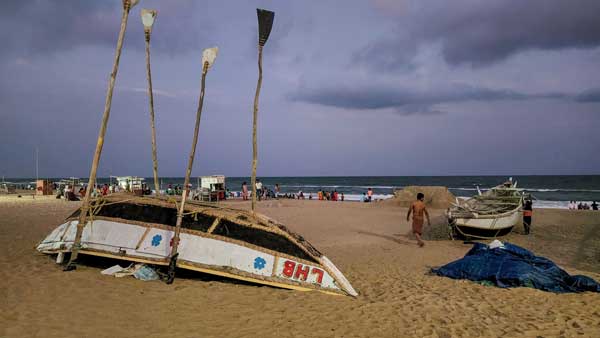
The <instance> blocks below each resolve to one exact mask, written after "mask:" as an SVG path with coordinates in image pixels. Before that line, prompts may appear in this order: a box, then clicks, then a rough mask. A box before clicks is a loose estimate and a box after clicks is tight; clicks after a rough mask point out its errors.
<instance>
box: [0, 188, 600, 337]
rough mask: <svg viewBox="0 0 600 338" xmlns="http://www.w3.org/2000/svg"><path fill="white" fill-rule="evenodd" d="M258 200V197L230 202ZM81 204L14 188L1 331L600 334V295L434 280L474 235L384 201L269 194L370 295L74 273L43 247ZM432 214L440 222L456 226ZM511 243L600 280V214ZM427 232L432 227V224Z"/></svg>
mask: <svg viewBox="0 0 600 338" xmlns="http://www.w3.org/2000/svg"><path fill="white" fill-rule="evenodd" d="M229 204H230V205H233V206H237V207H240V208H247V207H248V206H249V204H248V203H244V202H229ZM78 206H79V203H78V202H65V201H63V200H56V199H54V198H53V197H47V198H39V197H38V198H36V199H33V198H31V196H26V197H23V198H16V197H15V196H10V197H6V196H0V226H1V228H2V236H1V237H0V238H1V239H0V241H1V242H0V244H1V245H2V247H3V248H4V249H3V252H4V253H5V254H4V255H3V257H2V259H1V261H0V264H1V277H2V278H1V279H0V290H1V296H2V298H3V301H2V302H1V304H2V305H1V306H0V309H1V311H0V312H1V314H0V328H1V329H0V330H1V331H0V336H1V337H120V336H125V337H163V336H173V337H281V336H284V337H306V336H312V337H408V336H412V337H599V336H600V294H593V293H582V294H553V293H550V292H543V291H539V290H535V289H530V288H515V289H500V288H496V287H489V286H482V285H479V284H476V283H472V282H469V281H456V280H452V279H448V278H442V277H437V276H430V275H428V274H427V272H428V270H429V268H430V267H433V266H439V265H443V264H446V263H448V262H450V261H453V260H455V259H458V258H460V257H462V256H463V255H464V254H465V253H466V252H467V251H468V250H469V249H470V247H471V245H468V244H464V243H463V242H462V241H450V240H430V241H427V243H426V246H425V247H424V248H419V247H418V246H417V245H416V244H415V242H414V240H412V239H411V238H410V236H407V234H408V232H409V224H408V223H407V222H406V220H405V217H406V209H405V208H401V207H396V206H392V205H386V204H383V203H371V204H366V203H348V202H345V203H339V202H338V203H335V202H319V201H308V200H307V201H296V200H269V201H263V202H260V203H259V212H261V213H264V214H266V215H268V216H270V217H272V218H275V219H277V220H279V221H281V222H283V223H284V224H286V225H287V226H289V228H290V229H292V230H293V231H295V232H297V233H300V234H302V235H303V236H304V237H305V238H306V239H308V240H309V241H310V242H311V243H312V244H313V245H315V246H316V247H317V248H318V249H319V250H320V251H322V252H323V253H324V254H325V255H327V256H328V257H329V258H330V259H331V260H332V261H333V262H335V263H336V265H337V266H338V267H339V268H340V269H341V270H342V271H343V272H344V274H345V275H346V276H347V277H348V279H349V280H350V282H351V283H352V284H353V286H354V287H355V288H356V289H357V291H358V292H359V294H360V296H359V297H357V298H356V299H354V298H351V297H345V296H331V295H326V294H322V293H319V292H298V291H289V290H283V289H277V288H272V287H265V286H256V285H251V284H244V283H238V282H234V281H230V280H224V279H221V278H216V277H211V276H207V275H203V274H200V273H191V272H184V271H182V272H180V273H179V274H178V278H177V279H176V280H175V282H174V283H173V284H172V285H166V284H164V283H162V282H158V281H156V282H142V281H139V280H136V279H133V278H121V279H117V278H114V277H108V276H103V275H101V274H100V271H101V270H102V269H103V268H106V267H109V266H111V265H113V264H116V263H117V262H116V261H111V260H101V259H97V258H92V257H85V256H84V257H82V259H81V264H80V265H79V267H78V269H77V270H76V271H74V272H68V273H67V272H63V271H62V270H61V268H60V267H59V266H57V265H56V264H55V263H54V261H53V257H50V256H46V255H44V254H40V253H38V252H37V251H36V250H34V246H35V245H36V243H37V242H38V241H40V240H41V239H42V238H43V237H44V236H45V235H47V234H48V232H49V231H50V230H51V229H53V228H54V227H55V226H56V225H58V224H59V222H61V221H62V220H63V219H64V218H65V217H66V216H67V215H68V214H70V213H71V212H73V211H74V210H75V209H76V208H77V207H78ZM442 212H443V211H442V210H432V211H431V213H432V221H434V222H441V221H443V216H442ZM521 231H522V229H516V230H515V231H514V232H513V233H512V234H511V235H509V236H508V238H506V240H508V241H510V242H513V243H515V244H518V245H521V246H524V247H525V248H528V249H531V250H533V251H534V252H535V253H536V254H538V255H542V256H546V257H548V258H550V259H552V260H554V261H555V262H556V263H558V264H559V265H561V267H563V268H564V269H566V270H567V271H568V272H569V273H571V274H577V273H582V274H585V275H588V276H590V277H592V278H595V279H597V280H599V279H600V213H598V212H593V211H568V210H552V209H544V210H536V211H535V214H534V223H533V234H532V235H530V236H524V235H522V234H521V233H520V232H521ZM426 232H427V230H426Z"/></svg>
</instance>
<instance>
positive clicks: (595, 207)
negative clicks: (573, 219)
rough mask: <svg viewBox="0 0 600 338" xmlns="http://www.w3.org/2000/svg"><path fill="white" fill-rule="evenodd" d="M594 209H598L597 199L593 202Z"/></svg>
mask: <svg viewBox="0 0 600 338" xmlns="http://www.w3.org/2000/svg"><path fill="white" fill-rule="evenodd" d="M592 210H598V203H596V201H594V202H593V203H592Z"/></svg>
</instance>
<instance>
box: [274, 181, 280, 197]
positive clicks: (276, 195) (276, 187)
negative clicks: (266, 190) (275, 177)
mask: <svg viewBox="0 0 600 338" xmlns="http://www.w3.org/2000/svg"><path fill="white" fill-rule="evenodd" d="M280 192H281V189H280V188H279V183H275V198H279V193H280Z"/></svg>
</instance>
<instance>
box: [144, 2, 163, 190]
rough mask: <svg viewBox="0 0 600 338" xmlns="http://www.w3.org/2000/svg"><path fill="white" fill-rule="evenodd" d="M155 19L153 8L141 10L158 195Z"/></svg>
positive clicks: (155, 186)
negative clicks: (153, 68)
mask: <svg viewBox="0 0 600 338" xmlns="http://www.w3.org/2000/svg"><path fill="white" fill-rule="evenodd" d="M155 19H156V11H155V10H146V9H143V10H142V22H143V24H144V37H145V40H146V78H147V79H148V98H149V104H150V128H151V130H152V171H153V174H154V189H155V190H156V195H160V183H159V181H158V159H157V155H156V128H155V127H154V94H153V92H152V73H151V72H150V35H151V33H152V25H153V24H154V20H155Z"/></svg>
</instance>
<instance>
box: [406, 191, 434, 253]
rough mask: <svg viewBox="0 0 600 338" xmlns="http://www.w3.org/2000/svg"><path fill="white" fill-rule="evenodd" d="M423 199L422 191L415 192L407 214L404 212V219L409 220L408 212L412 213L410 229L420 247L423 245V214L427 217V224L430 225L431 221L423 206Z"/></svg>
mask: <svg viewBox="0 0 600 338" xmlns="http://www.w3.org/2000/svg"><path fill="white" fill-rule="evenodd" d="M424 199H425V195H423V194H422V193H418V194H417V200H416V201H415V202H413V203H412V205H411V206H410V208H409V209H408V214H406V221H407V222H408V221H410V214H412V215H413V218H412V221H413V222H412V231H413V234H415V237H417V243H418V244H419V246H420V247H422V246H423V245H425V242H423V240H422V239H421V236H422V235H423V214H425V216H426V217H427V225H429V226H431V221H430V220H429V213H428V212H427V209H426V208H425V203H424V202H423V200H424Z"/></svg>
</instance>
